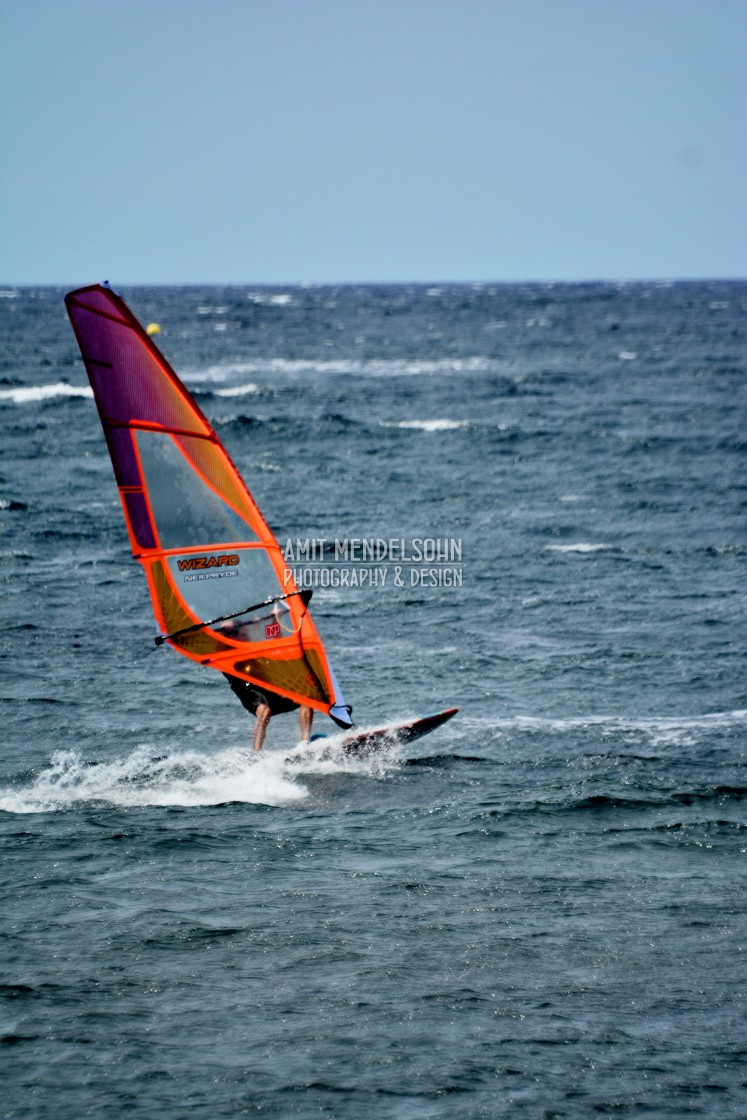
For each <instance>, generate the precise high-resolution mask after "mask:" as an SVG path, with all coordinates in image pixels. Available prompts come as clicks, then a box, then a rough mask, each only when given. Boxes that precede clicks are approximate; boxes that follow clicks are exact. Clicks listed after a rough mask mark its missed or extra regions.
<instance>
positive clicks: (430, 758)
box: [404, 754, 495, 770]
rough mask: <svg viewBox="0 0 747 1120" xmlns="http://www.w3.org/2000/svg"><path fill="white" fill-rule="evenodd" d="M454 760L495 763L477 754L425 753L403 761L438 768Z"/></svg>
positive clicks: (407, 764)
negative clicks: (423, 755)
mask: <svg viewBox="0 0 747 1120" xmlns="http://www.w3.org/2000/svg"><path fill="white" fill-rule="evenodd" d="M454 762H469V763H481V762H488V763H491V764H492V765H495V764H494V763H493V762H492V759H489V758H481V757H480V756H479V755H469V754H432V755H427V756H426V757H424V758H407V759H405V761H404V765H405V766H427V767H428V768H432V769H434V770H438V769H445V768H446V767H448V766H451V764H452V763H454Z"/></svg>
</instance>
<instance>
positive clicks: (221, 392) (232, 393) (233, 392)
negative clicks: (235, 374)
mask: <svg viewBox="0 0 747 1120" xmlns="http://www.w3.org/2000/svg"><path fill="white" fill-rule="evenodd" d="M259 391H260V389H259V385H255V384H254V383H253V382H249V384H248V385H233V386H231V387H229V388H228V389H215V390H214V392H215V395H216V397H250V396H252V395H253V394H255V393H258V392H259Z"/></svg>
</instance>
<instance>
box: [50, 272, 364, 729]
mask: <svg viewBox="0 0 747 1120" xmlns="http://www.w3.org/2000/svg"><path fill="white" fill-rule="evenodd" d="M65 304H66V306H67V311H68V315H69V316H70V320H71V322H72V325H73V329H74V331H75V335H76V337H77V339H78V344H79V346H80V349H81V353H82V355H83V361H84V362H85V366H86V370H87V372H88V377H89V380H90V382H91V386H92V387H93V394H94V398H95V400H96V405H97V407H98V410H99V417H100V419H101V423H102V426H103V429H104V435H105V436H106V442H107V445H108V447H109V454H110V456H111V460H112V464H113V466H114V474H115V477H116V480H117V486H118V487H119V494H120V497H121V499H122V508H123V510H124V516H125V522H126V523H127V530H128V532H129V535H130V544H131V546H132V552H133V555H134V556H135V558H136V559H137V560H139V561H140V563H141V564H142V565H143V567H144V568H145V572H146V575H147V578H148V587H149V589H150V595H151V600H152V602H153V610H154V613H155V616H156V623H157V625H158V627H159V628H160V630H161V631H162V633H161V635H160V636H159V638H157V639H156V641H157V643H158V644H160V643H162V642H167V643H168V644H169V645H170V646H172V647H173V648H174V649H177V650H178V651H179V652H180V653H183V654H184V656H185V657H189V658H191V659H192V660H193V661H197V662H199V663H200V664H201V665H208V666H210V668H211V669H218V670H220V671H221V672H224V673H229V674H231V675H233V676H236V677H241V678H242V679H244V680H247V681H251V682H252V683H253V684H256V685H257V686H259V687H264V688H267V689H270V690H271V691H272V692H276V693H278V694H279V695H281V696H285V697H287V698H289V699H290V700H294V701H296V702H297V703H299V704H306V705H309V706H310V707H312V708H316V709H317V710H319V711H322V712H326V713H328V714H329V715H330V716H331V717H332V719H334V720H335V721H336V722H337V723H339V724H340V725H341V726H344V727H349V726H352V719H351V718H350V709H349V708H348V707H347V705H346V704H345V701H344V699H343V697H342V694H341V692H340V689H339V685H338V684H337V681H336V678H335V675H334V672H333V670H332V668H331V666H330V664H329V661H328V659H327V655H326V653H325V650H324V646H323V645H322V642H321V639H320V637H319V634H318V633H317V630H316V627H315V626H314V623H313V621H312V619H311V616H310V614H309V611H308V600H309V598H310V592H299V590H298V588H297V587H296V585H295V583H294V582H293V579H292V578H291V574H290V572H289V571H288V570H287V568H286V564H285V560H284V557H283V553H282V551H281V549H280V546H279V544H278V542H277V541H276V540H275V537H274V536H273V535H272V533H271V532H270V529H269V528H268V526H267V523H266V522H265V520H264V518H263V517H262V514H261V513H260V512H259V509H258V508H257V506H256V504H255V502H254V499H253V498H252V496H251V494H250V493H249V491H248V489H247V488H246V486H245V485H244V482H243V481H242V479H241V476H240V475H239V473H238V471H237V470H236V468H235V467H234V465H233V463H232V462H231V460H230V459H229V457H228V455H227V454H226V452H225V450H224V448H223V445H222V444H221V442H220V440H219V439H218V437H217V436H216V434H215V432H214V431H213V429H212V428H211V426H210V424H209V423H208V421H207V420H206V419H205V417H204V416H203V414H202V412H201V411H200V409H199V408H198V406H197V404H196V403H195V401H194V400H193V399H192V397H191V396H190V394H189V392H188V391H187V389H186V388H185V386H184V385H183V384H182V383H181V381H180V380H179V378H178V377H177V376H176V374H175V373H174V371H173V370H172V369H171V367H170V366H169V364H168V362H167V361H166V359H165V358H164V357H163V355H162V354H161V352H160V351H159V350H158V348H157V347H156V346H155V344H154V343H153V342H152V340H151V338H150V337H149V336H148V334H147V333H146V331H145V330H144V329H143V327H142V326H141V325H140V323H138V321H137V320H136V319H135V317H134V316H133V315H132V313H131V311H130V310H129V308H128V307H127V305H126V304H125V303H124V301H123V300H122V299H120V298H119V296H117V295H115V294H114V292H112V291H111V290H110V289H109V288H108V287H102V286H100V285H95V286H93V287H89V288H81V289H79V290H78V291H75V292H70V293H69V295H67V296H66V297H65Z"/></svg>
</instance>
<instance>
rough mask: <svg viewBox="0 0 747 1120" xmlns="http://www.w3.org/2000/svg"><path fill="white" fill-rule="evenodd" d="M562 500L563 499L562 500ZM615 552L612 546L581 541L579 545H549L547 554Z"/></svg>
mask: <svg viewBox="0 0 747 1120" xmlns="http://www.w3.org/2000/svg"><path fill="white" fill-rule="evenodd" d="M561 500H562V499H561ZM614 550H615V545H612V544H591V543H590V542H588V541H579V542H578V543H577V544H548V545H545V551H546V552H578V553H586V552H610V551H614Z"/></svg>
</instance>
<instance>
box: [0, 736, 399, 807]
mask: <svg viewBox="0 0 747 1120" xmlns="http://www.w3.org/2000/svg"><path fill="white" fill-rule="evenodd" d="M340 739H341V736H330V738H329V739H328V740H327V741H325V742H324V743H323V744H319V743H314V745H313V746H300V745H299V746H297V747H293V748H291V749H289V750H278V749H272V748H270V749H266V750H264V751H262V753H261V754H255V753H254V752H253V751H251V750H249V749H247V748H245V747H242V748H228V749H226V750H223V751H220V752H218V753H215V754H210V753H207V752H204V751H173V752H171V753H169V754H167V755H163V756H159V757H154V756H153V754H152V751H151V750H150V749H149V748H148V747H147V746H140V747H138V748H137V749H135V750H134V751H132V752H131V753H130V754H128V755H126V756H125V757H124V758H119V759H112V760H109V761H106V762H91V761H90V760H88V759H86V758H84V757H83V756H82V755H81V754H80V753H79V752H78V751H58V752H56V753H55V754H54V755H53V756H52V758H51V760H50V762H49V763H48V764H47V765H46V766H45V767H43V769H41V770H40V771H39V772H37V773H36V774H34V775H33V776H32V777H31V779H30V780H27V781H25V782H22V783H19V784H17V785H11V786H5V787H4V788H2V789H0V810H1V811H3V812H6V813H19V814H22V813H54V812H63V811H66V810H71V809H75V808H77V807H79V806H81V805H90V804H98V805H102V804H103V805H108V806H111V807H115V808H137V807H145V806H164V807H170V808H173V807H196V806H207V805H226V804H229V803H232V802H240V803H244V804H249V805H272V806H289V805H293V804H297V803H299V802H303V801H305V800H306V799H308V798H309V796H310V791H309V788H308V786H307V785H305V784H304V781H303V779H308V778H310V777H320V776H324V775H330V774H336V775H339V774H340V773H355V774H363V775H367V776H370V777H380V776H383V775H384V774H386V773H388V772H389V771H390V770H391V768H392V766H394V765H398V763H397V762H396V760H395V751H394V750H392V751H390V752H389V753H386V752H380V753H377V754H376V755H369V756H366V757H356V758H354V757H351V756H349V755H346V754H344V753H343V752H342V751H341V750H340V749H339V743H340Z"/></svg>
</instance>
